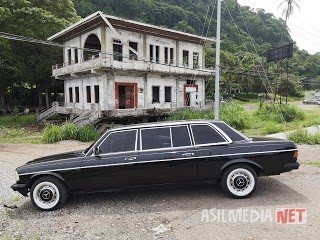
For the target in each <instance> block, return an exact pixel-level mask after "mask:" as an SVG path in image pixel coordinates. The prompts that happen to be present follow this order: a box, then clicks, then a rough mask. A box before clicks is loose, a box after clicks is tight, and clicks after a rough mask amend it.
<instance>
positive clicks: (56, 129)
mask: <svg viewBox="0 0 320 240" xmlns="http://www.w3.org/2000/svg"><path fill="white" fill-rule="evenodd" d="M43 140H44V141H45V142H46V143H55V142H59V141H62V140H63V131H62V128H61V127H60V126H57V125H48V126H47V127H46V128H45V129H44V132H43Z"/></svg>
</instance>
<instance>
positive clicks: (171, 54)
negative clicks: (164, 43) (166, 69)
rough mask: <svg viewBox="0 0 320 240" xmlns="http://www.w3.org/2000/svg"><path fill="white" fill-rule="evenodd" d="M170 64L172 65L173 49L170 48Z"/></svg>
mask: <svg viewBox="0 0 320 240" xmlns="http://www.w3.org/2000/svg"><path fill="white" fill-rule="evenodd" d="M170 64H171V65H172V64H173V48H170Z"/></svg>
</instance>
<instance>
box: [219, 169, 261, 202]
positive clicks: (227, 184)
mask: <svg viewBox="0 0 320 240" xmlns="http://www.w3.org/2000/svg"><path fill="white" fill-rule="evenodd" d="M256 183H257V174H256V172H255V171H254V170H253V169H252V168H251V167H250V166H248V165H246V164H236V165H233V166H231V167H229V168H228V169H227V170H226V171H225V172H224V173H223V174H222V178H221V187H222V190H223V191H224V192H225V193H226V194H228V195H229V196H231V197H233V198H247V197H249V196H251V195H252V194H253V192H254V191H255V189H256Z"/></svg>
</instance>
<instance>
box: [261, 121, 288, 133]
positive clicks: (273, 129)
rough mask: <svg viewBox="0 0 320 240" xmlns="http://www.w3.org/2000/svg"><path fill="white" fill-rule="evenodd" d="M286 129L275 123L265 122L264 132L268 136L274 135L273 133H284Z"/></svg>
mask: <svg viewBox="0 0 320 240" xmlns="http://www.w3.org/2000/svg"><path fill="white" fill-rule="evenodd" d="M284 130H285V129H284V127H283V126H281V125H279V124H277V123H275V122H271V121H268V122H265V125H264V132H265V133H267V134H272V133H279V132H283V131H284Z"/></svg>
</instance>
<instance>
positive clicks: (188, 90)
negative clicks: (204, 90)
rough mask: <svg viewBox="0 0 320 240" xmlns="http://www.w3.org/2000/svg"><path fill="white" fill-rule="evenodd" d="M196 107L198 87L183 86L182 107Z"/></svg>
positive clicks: (193, 85)
mask: <svg viewBox="0 0 320 240" xmlns="http://www.w3.org/2000/svg"><path fill="white" fill-rule="evenodd" d="M197 105H198V85H197V84H185V85H184V106H185V107H195V106H197Z"/></svg>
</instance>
